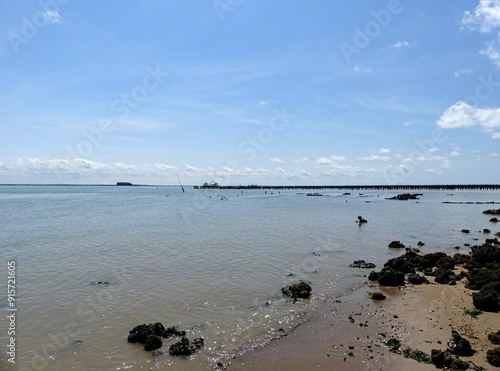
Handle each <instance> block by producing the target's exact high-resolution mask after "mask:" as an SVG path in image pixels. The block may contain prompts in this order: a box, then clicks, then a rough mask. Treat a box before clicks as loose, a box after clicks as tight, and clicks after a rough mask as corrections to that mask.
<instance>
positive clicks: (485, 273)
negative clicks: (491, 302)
mask: <svg viewBox="0 0 500 371" xmlns="http://www.w3.org/2000/svg"><path fill="white" fill-rule="evenodd" d="M496 281H500V271H498V270H493V269H488V268H479V269H476V268H475V269H471V270H469V271H468V272H467V283H466V285H465V287H467V288H468V289H471V290H481V288H482V287H483V286H485V285H487V284H490V283H492V282H496Z"/></svg>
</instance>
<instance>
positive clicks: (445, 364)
mask: <svg viewBox="0 0 500 371" xmlns="http://www.w3.org/2000/svg"><path fill="white" fill-rule="evenodd" d="M431 362H432V363H433V364H434V366H436V368H448V369H450V370H467V369H468V368H469V363H468V362H465V361H462V360H461V359H459V358H458V357H454V356H452V355H451V354H450V352H449V351H448V350H447V351H444V352H443V351H442V350H438V349H432V350H431Z"/></svg>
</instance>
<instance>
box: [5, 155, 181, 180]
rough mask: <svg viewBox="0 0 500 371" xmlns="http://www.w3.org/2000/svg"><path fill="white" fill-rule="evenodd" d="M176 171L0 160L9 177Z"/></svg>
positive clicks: (75, 162)
mask: <svg viewBox="0 0 500 371" xmlns="http://www.w3.org/2000/svg"><path fill="white" fill-rule="evenodd" d="M175 169H177V167H176V166H172V165H167V164H162V163H155V164H140V165H133V164H125V163H123V162H115V163H112V164H105V163H102V162H96V161H90V160H86V159H82V158H75V159H71V160H68V159H51V160H43V159H39V158H18V159H13V160H5V159H0V174H1V175H9V176H26V175H47V176H54V177H63V176H66V175H76V176H92V175H99V176H101V175H110V176H122V175H131V176H165V175H166V172H168V171H171V170H175Z"/></svg>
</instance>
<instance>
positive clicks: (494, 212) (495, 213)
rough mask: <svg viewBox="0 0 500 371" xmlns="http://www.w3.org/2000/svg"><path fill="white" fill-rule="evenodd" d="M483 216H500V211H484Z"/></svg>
mask: <svg viewBox="0 0 500 371" xmlns="http://www.w3.org/2000/svg"><path fill="white" fill-rule="evenodd" d="M483 214H486V215H500V209H489V210H484V211H483Z"/></svg>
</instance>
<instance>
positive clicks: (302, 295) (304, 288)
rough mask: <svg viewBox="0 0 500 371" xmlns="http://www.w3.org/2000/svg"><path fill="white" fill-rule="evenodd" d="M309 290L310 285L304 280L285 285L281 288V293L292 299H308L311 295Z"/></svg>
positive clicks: (310, 289)
mask: <svg viewBox="0 0 500 371" xmlns="http://www.w3.org/2000/svg"><path fill="white" fill-rule="evenodd" d="M311 291H312V288H311V285H310V284H308V283H307V282H304V281H300V282H297V283H294V284H292V285H290V286H285V287H283V288H282V289H281V292H282V293H283V295H285V296H288V297H289V298H292V299H308V298H309V297H310V296H311Z"/></svg>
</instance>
